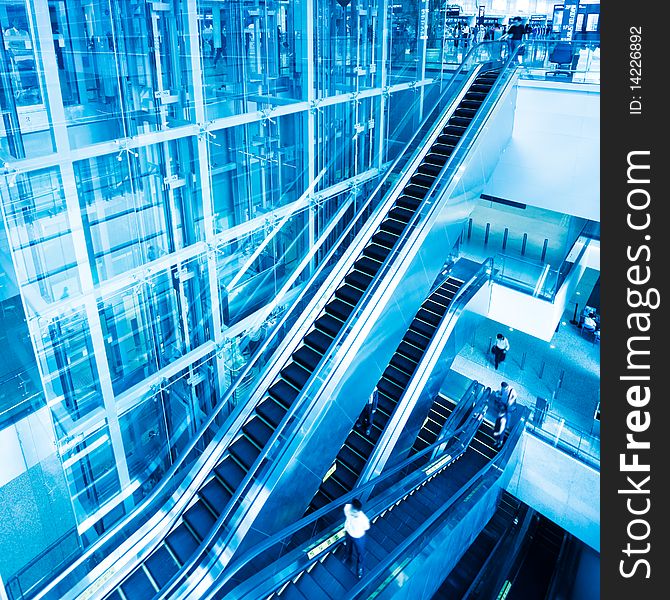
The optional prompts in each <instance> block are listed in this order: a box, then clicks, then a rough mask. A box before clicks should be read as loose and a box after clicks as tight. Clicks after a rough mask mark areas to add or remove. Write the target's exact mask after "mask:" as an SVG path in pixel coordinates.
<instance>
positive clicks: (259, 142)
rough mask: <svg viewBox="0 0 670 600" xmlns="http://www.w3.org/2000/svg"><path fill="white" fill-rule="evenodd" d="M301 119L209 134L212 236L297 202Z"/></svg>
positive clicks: (302, 159)
mask: <svg viewBox="0 0 670 600" xmlns="http://www.w3.org/2000/svg"><path fill="white" fill-rule="evenodd" d="M305 119H306V117H305V115H304V114H297V115H286V116H283V117H279V118H277V119H266V120H263V121H260V122H257V123H250V124H249V125H240V126H238V127H230V128H227V129H224V130H221V131H217V132H215V133H214V138H212V139H211V140H210V144H209V152H210V165H211V177H212V197H213V201H214V216H215V231H216V232H222V231H225V230H227V229H229V228H231V227H234V226H235V225H239V224H240V223H244V222H246V221H249V220H251V219H253V218H254V217H257V216H260V215H263V214H266V213H269V212H271V211H273V210H275V209H277V208H280V207H282V206H285V205H287V204H289V203H290V202H293V201H294V200H297V199H298V198H300V196H301V195H302V193H303V192H304V190H305V187H306V185H307V168H306V166H305V163H306V156H305V153H306V150H305V149H304V148H302V147H301V146H300V145H298V143H297V140H300V139H302V138H303V136H304V130H303V126H304V123H305Z"/></svg>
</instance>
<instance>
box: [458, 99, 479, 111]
mask: <svg viewBox="0 0 670 600" xmlns="http://www.w3.org/2000/svg"><path fill="white" fill-rule="evenodd" d="M481 105H482V103H481V101H480V100H470V99H467V100H462V101H461V103H460V104H459V105H458V108H469V109H472V110H474V111H477V110H478V109H479V107H480V106H481Z"/></svg>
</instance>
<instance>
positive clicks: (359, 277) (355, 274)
mask: <svg viewBox="0 0 670 600" xmlns="http://www.w3.org/2000/svg"><path fill="white" fill-rule="evenodd" d="M344 281H346V282H347V283H349V284H350V285H353V286H356V287H357V288H358V289H359V290H363V291H365V290H367V289H368V286H369V285H370V282H371V281H372V277H371V276H370V275H367V274H366V273H362V272H361V271H356V270H353V271H350V272H349V274H348V275H347V276H346V277H345V278H344Z"/></svg>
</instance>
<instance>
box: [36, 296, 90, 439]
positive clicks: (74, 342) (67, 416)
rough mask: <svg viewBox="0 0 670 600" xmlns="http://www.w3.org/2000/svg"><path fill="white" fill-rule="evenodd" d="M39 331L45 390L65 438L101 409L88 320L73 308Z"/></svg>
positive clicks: (62, 435)
mask: <svg viewBox="0 0 670 600" xmlns="http://www.w3.org/2000/svg"><path fill="white" fill-rule="evenodd" d="M42 321H46V320H45V319H43V320H42ZM39 333H40V337H39V338H38V341H39V348H38V359H39V362H40V365H41V369H42V375H43V381H44V389H45V391H46V395H47V401H48V403H49V406H50V407H51V412H52V417H53V421H54V425H55V427H56V434H57V436H58V438H59V439H64V438H66V437H67V436H69V435H70V432H71V431H72V429H73V428H74V427H75V426H76V425H77V424H78V422H79V421H80V420H81V419H82V418H84V417H87V416H91V415H92V414H93V413H94V412H95V411H102V395H101V391H100V388H99V383H98V373H97V370H96V363H95V358H94V356H93V344H92V342H91V336H90V332H89V328H88V321H87V320H86V316H85V315H84V312H83V309H81V308H76V309H75V308H72V309H71V310H70V311H68V313H66V314H64V315H61V316H58V317H54V318H52V319H51V320H50V321H49V322H47V323H44V324H43V325H42V327H41V330H40V332H39Z"/></svg>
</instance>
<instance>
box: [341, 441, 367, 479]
mask: <svg viewBox="0 0 670 600" xmlns="http://www.w3.org/2000/svg"><path fill="white" fill-rule="evenodd" d="M337 459H338V460H339V461H341V462H343V463H345V464H347V465H348V466H349V468H350V469H351V470H352V471H354V472H355V473H359V474H360V473H362V472H363V467H365V458H363V457H361V455H360V454H358V453H356V451H355V450H353V449H352V448H351V447H350V446H347V445H346V443H345V445H344V446H342V448H341V449H340V451H339V453H338V454H337Z"/></svg>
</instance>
